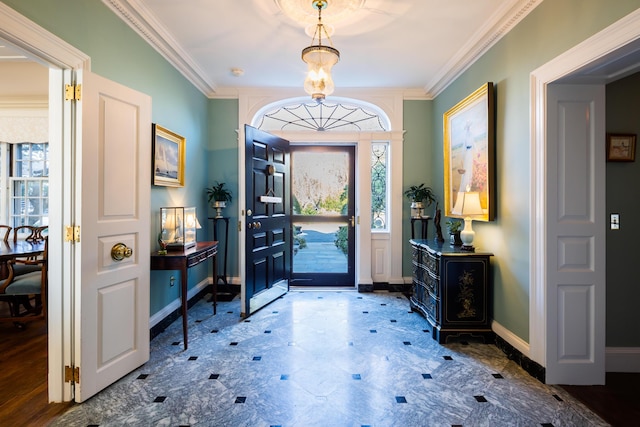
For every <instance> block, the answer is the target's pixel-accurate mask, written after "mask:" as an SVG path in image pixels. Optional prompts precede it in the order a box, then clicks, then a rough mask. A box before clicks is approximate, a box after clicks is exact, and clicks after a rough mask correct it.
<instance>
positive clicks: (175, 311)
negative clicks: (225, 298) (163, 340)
mask: <svg viewBox="0 0 640 427" xmlns="http://www.w3.org/2000/svg"><path fill="white" fill-rule="evenodd" d="M210 291H211V290H210V283H209V278H206V279H204V280H202V281H201V282H200V283H198V284H196V285H195V286H194V287H193V288H191V289H189V290H188V291H187V299H188V301H189V303H188V305H187V306H188V307H191V306H193V304H195V303H196V302H198V301H199V300H201V299H202V298H203V297H204V296H205V295H206V294H207V293H209V292H210ZM180 315H181V304H180V298H176V299H175V300H173V301H172V302H171V303H169V304H168V305H166V306H165V307H164V308H162V310H160V311H158V312H157V313H155V314H154V315H153V316H151V317H150V318H149V327H150V336H151V339H153V338H155V337H156V336H158V334H160V333H161V332H162V331H164V330H165V329H166V328H167V327H168V326H169V325H170V324H171V323H173V322H174V321H175V320H176V319H177V318H179V317H180Z"/></svg>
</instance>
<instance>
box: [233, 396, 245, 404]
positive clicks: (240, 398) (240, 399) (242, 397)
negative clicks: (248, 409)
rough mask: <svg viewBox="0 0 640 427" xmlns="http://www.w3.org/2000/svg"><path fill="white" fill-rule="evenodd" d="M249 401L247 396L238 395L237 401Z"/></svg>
mask: <svg viewBox="0 0 640 427" xmlns="http://www.w3.org/2000/svg"><path fill="white" fill-rule="evenodd" d="M246 401H247V396H238V397H236V403H244V402H246Z"/></svg>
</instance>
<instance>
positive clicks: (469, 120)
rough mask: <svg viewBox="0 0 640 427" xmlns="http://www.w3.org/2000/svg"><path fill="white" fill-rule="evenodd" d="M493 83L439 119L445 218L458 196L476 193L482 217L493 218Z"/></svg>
mask: <svg viewBox="0 0 640 427" xmlns="http://www.w3.org/2000/svg"><path fill="white" fill-rule="evenodd" d="M494 102H495V101H494V90H493V83H491V82H488V83H486V84H484V85H482V86H481V87H480V88H478V89H477V90H476V91H474V92H473V93H472V94H471V95H469V96H467V97H466V98H465V99H463V100H462V101H460V102H459V103H457V104H456V105H454V106H453V107H452V108H451V109H450V110H449V111H447V112H446V113H444V116H443V127H444V129H443V131H444V193H445V194H444V205H445V211H444V214H445V216H449V217H459V215H456V214H454V213H453V211H454V207H455V206H456V200H457V198H458V195H459V194H461V193H464V192H477V193H478V194H479V197H480V205H481V207H482V212H483V214H482V215H477V216H474V218H473V219H474V220H479V221H492V220H493V219H494V217H495V195H494V188H495V183H494V176H495V172H494V167H495V165H494V161H495V107H494V105H495V104H494Z"/></svg>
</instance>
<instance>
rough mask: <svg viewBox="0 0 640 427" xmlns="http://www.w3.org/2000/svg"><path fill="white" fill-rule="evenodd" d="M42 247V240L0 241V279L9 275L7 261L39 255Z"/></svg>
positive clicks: (43, 246) (43, 245)
mask: <svg viewBox="0 0 640 427" xmlns="http://www.w3.org/2000/svg"><path fill="white" fill-rule="evenodd" d="M44 249H45V242H44V240H42V241H38V242H27V241H26V240H18V241H16V242H14V241H11V240H10V241H3V242H0V280H3V279H6V278H7V276H8V275H9V271H8V269H7V262H8V261H10V260H12V259H16V258H27V257H33V256H37V255H40V254H41V253H43V252H44Z"/></svg>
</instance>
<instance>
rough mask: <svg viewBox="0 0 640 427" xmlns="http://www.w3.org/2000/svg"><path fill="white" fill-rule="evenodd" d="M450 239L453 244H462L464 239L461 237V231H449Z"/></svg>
mask: <svg viewBox="0 0 640 427" xmlns="http://www.w3.org/2000/svg"><path fill="white" fill-rule="evenodd" d="M449 239H450V240H449V241H450V242H451V245H452V246H462V239H461V238H460V232H459V231H457V232H455V233H449Z"/></svg>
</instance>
